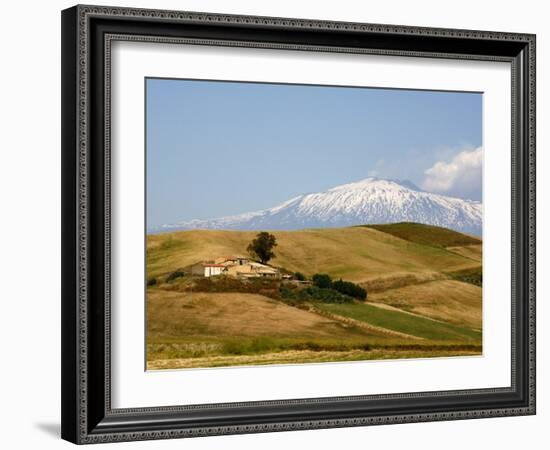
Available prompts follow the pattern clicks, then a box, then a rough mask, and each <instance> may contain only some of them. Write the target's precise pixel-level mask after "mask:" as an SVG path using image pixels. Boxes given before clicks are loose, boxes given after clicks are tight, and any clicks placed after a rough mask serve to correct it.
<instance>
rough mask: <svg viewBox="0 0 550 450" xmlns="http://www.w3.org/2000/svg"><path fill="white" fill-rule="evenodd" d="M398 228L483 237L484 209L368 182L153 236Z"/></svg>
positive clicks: (405, 184)
mask: <svg viewBox="0 0 550 450" xmlns="http://www.w3.org/2000/svg"><path fill="white" fill-rule="evenodd" d="M394 222H417V223H423V224H427V225H437V226H440V227H445V228H450V229H452V230H455V231H459V232H463V233H471V234H474V235H477V236H481V231H482V204H481V202H478V201H474V200H464V199H460V198H454V197H447V196H444V195H439V194H433V193H430V192H425V191H422V190H421V189H419V188H418V187H417V186H415V185H414V184H413V183H411V182H410V181H406V180H405V181H402V180H389V179H381V178H376V177H369V178H365V179H364V180H360V181H356V182H353V183H348V184H343V185H340V186H335V187H333V188H330V189H328V190H326V191H322V192H315V193H310V194H303V195H299V196H297V197H294V198H291V199H289V200H287V201H286V202H283V203H281V204H279V205H277V206H274V207H273V208H269V209H264V210H260V211H253V212H248V213H243V214H237V215H233V216H226V217H219V218H214V219H195V220H189V221H184V222H179V223H175V224H166V225H163V226H162V227H160V228H158V229H156V230H152V231H175V230H188V229H216V230H297V229H303V228H329V227H330V228H335V227H345V226H353V225H368V224H385V223H394Z"/></svg>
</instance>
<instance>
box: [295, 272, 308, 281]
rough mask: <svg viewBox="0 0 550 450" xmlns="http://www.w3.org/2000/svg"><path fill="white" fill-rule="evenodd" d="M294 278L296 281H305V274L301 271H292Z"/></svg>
mask: <svg viewBox="0 0 550 450" xmlns="http://www.w3.org/2000/svg"><path fill="white" fill-rule="evenodd" d="M294 279H296V280H298V281H306V276H305V275H304V274H303V273H302V272H294Z"/></svg>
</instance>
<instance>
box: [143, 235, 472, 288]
mask: <svg viewBox="0 0 550 450" xmlns="http://www.w3.org/2000/svg"><path fill="white" fill-rule="evenodd" d="M449 232H450V233H454V232H452V231H450V230H449ZM273 233H274V234H275V236H276V237H277V242H278V246H277V247H276V249H275V253H276V255H277V257H276V258H275V259H274V260H273V261H272V264H273V265H276V266H278V267H283V268H285V269H288V270H290V271H299V272H302V273H304V274H305V275H312V274H314V273H318V272H326V273H330V274H331V275H332V277H333V278H339V277H342V278H344V279H347V280H350V281H355V282H367V281H369V280H373V279H377V278H380V277H385V276H388V275H389V274H392V275H393V276H395V275H396V274H397V275H399V276H406V275H408V274H413V275H415V274H416V275H425V274H434V273H435V274H437V273H440V272H451V271H458V270H462V269H467V268H471V267H475V266H477V265H479V263H478V262H477V261H474V260H472V259H470V258H467V257H464V256H462V255H459V254H457V253H453V252H450V251H448V250H446V249H445V248H440V247H434V246H429V245H424V244H422V243H417V242H411V241H410V240H405V239H402V238H399V237H396V236H393V235H392V234H388V233H385V232H381V231H378V230H375V229H373V228H370V227H352V228H329V229H314V230H301V231H275V232H273ZM255 234H256V233H254V232H248V231H219V230H208V231H206V230H192V231H181V232H176V233H169V234H157V235H149V236H148V237H147V274H148V276H152V277H157V276H162V275H165V274H167V273H170V272H172V271H174V270H176V269H177V268H181V267H185V266H187V265H189V264H192V263H196V262H198V261H200V260H205V259H212V258H215V257H217V256H222V255H231V254H244V253H245V250H246V247H247V245H248V243H249V242H250V241H251V240H252V239H253V238H254V236H255ZM454 234H456V235H458V236H459V237H461V236H464V235H461V234H460V233H454ZM466 238H467V237H464V239H466ZM460 239H462V238H460ZM469 239H473V238H469ZM459 241H460V240H459V238H456V239H455V240H454V241H453V242H454V243H455V244H456V243H457V242H459ZM476 242H477V243H479V241H476ZM456 245H458V244H456Z"/></svg>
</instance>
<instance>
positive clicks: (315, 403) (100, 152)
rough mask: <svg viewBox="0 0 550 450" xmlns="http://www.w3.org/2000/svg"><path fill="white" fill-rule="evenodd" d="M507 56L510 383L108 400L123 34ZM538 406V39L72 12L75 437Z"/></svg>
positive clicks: (67, 363) (68, 210) (66, 293)
mask: <svg viewBox="0 0 550 450" xmlns="http://www.w3.org/2000/svg"><path fill="white" fill-rule="evenodd" d="M117 40H118V41H143V42H155V43H159V44H163V43H171V44H178V43H183V44H188V45H189V44H193V45H199V46H200V45H203V46H204V45H215V46H230V47H232V46H240V47H251V48H262V49H265V50H266V51H269V49H278V50H281V49H288V50H301V51H316V52H336V53H361V54H378V55H396V56H409V57H419V58H424V57H430V58H448V59H459V60H460V59H475V60H483V61H505V62H509V63H510V64H511V69H512V70H511V72H512V80H511V81H512V83H511V85H512V92H511V100H512V117H511V130H512V142H511V146H512V173H511V179H512V191H511V193H510V195H511V196H512V210H511V211H510V215H511V225H512V236H511V242H512V260H511V263H510V264H511V266H510V267H511V273H512V324H511V325H512V342H511V351H512V355H511V356H512V359H511V360H512V373H511V380H512V383H511V386H509V387H504V388H492V389H474V390H455V391H435V392H421V393H403V394H388V395H365V396H352V397H328V398H314V399H288V400H278V401H258V402H245V403H225V404H221V403H220V404H212V405H211V404H208V405H185V406H171V407H151V408H135V409H113V408H112V407H111V354H110V327H111V323H110V311H111V310H110V308H111V297H110V243H111V236H110V226H111V224H110V217H111V214H110V211H111V205H110V182H111V172H110V152H111V147H110V145H111V144H110V131H111V129H110V94H111V91H110V67H111V44H112V42H114V41H117ZM529 414H535V36H534V35H531V34H516V33H501V32H487V31H470V30H452V29H439V28H423V27H407V26H395V25H379V24H365V23H348V22H331V21H318V20H303V19H288V18H272V17H255V16H236V15H219V14H205V13H195V12H181V11H159V10H147V9H133V8H119V7H100V6H85V5H84V6H82V5H78V6H75V7H73V8H70V9H67V10H64V11H63V12H62V423H61V426H62V428H61V433H62V437H63V438H64V439H67V440H69V441H71V442H74V443H78V444H85V443H100V442H115V441H135V440H144V439H167V438H176V437H194V436H208V435H221V434H238V433H256V432H272V431H286V430H300V429H314V428H330V427H349V426H362V425H376V424H392V423H406V422H425V421H440V420H453V419H470V418H484V417H499V416H512V415H529Z"/></svg>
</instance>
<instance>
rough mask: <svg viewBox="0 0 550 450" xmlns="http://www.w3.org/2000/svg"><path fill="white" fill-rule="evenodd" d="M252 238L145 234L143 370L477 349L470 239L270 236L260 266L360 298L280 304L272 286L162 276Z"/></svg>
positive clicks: (477, 273)
mask: <svg viewBox="0 0 550 450" xmlns="http://www.w3.org/2000/svg"><path fill="white" fill-rule="evenodd" d="M430 233H431V234H432V235H433V241H430V239H429V236H430ZM255 234H256V233H255V232H244V231H218V230H215V231H205V230H193V231H181V232H175V233H166V234H157V235H149V236H147V277H148V279H154V285H151V286H149V287H148V289H147V365H148V368H149V369H163V368H190V367H215V366H231V365H248V364H255V365H257V364H286V363H306V362H323V361H353V360H367V359H387V358H415V357H438V356H460V355H479V354H480V353H481V350H482V349H481V331H480V330H481V328H482V327H481V325H482V324H481V317H482V315H481V311H482V308H481V241H480V240H478V239H476V238H473V237H471V236H467V235H463V234H460V233H456V232H454V231H451V230H446V229H441V228H438V227H427V226H424V225H419V224H392V225H381V226H368V227H350V228H335V229H311V230H300V231H274V232H273V234H275V236H276V238H277V242H278V246H277V247H276V249H275V253H276V258H275V259H274V260H272V261H270V264H272V265H273V266H274V267H277V268H279V269H281V270H283V271H287V272H289V273H291V272H295V271H299V272H301V273H303V274H304V275H306V276H307V277H311V276H312V275H313V274H315V273H327V274H329V275H330V276H331V277H332V278H333V279H338V278H343V279H344V280H347V281H353V282H355V283H358V284H360V285H362V286H364V287H365V288H366V289H367V291H368V297H367V300H366V302H361V301H353V302H349V303H345V304H335V303H323V302H321V301H315V299H313V300H311V299H308V300H307V301H305V300H300V301H298V300H296V301H290V300H289V299H287V298H285V297H284V296H281V294H280V287H281V286H282V284H281V283H283V282H279V281H277V282H276V281H261V282H242V281H239V280H237V279H233V278H231V277H227V276H219V277H211V278H209V279H204V278H197V277H192V276H189V275H184V276H178V277H177V278H174V277H170V274H173V273H174V272H176V271H184V268H186V267H187V266H189V265H190V264H193V263H196V262H198V261H201V260H209V259H214V258H216V257H218V256H223V255H243V254H245V253H246V252H245V250H246V247H247V245H248V243H249V242H250V241H251V240H252V239H253V238H254V236H255Z"/></svg>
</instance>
